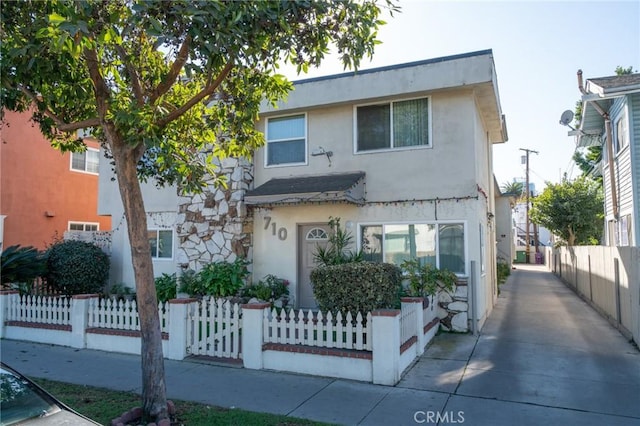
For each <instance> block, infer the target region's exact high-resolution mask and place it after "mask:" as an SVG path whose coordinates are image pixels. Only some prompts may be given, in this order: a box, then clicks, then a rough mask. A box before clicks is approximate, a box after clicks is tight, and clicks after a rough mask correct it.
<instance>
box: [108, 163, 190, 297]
mask: <svg viewBox="0 0 640 426" xmlns="http://www.w3.org/2000/svg"><path fill="white" fill-rule="evenodd" d="M101 155H102V154H101ZM113 177H114V173H113V170H112V168H111V165H110V164H109V162H107V161H101V162H100V179H99V181H98V214H100V215H111V224H112V225H111V226H112V232H113V236H112V246H111V270H110V274H109V282H110V283H111V284H117V283H123V284H126V285H128V286H129V287H132V288H134V287H135V284H134V283H135V280H134V275H133V263H132V261H131V246H130V244H129V236H128V233H127V221H126V220H125V218H124V208H123V206H122V201H121V198H120V191H119V189H118V182H117V180H112V178H113ZM140 185H141V189H142V196H143V198H144V204H145V209H146V211H147V227H148V228H149V229H160V228H161V229H174V230H175V218H176V210H177V205H178V203H177V200H178V196H177V192H176V188H175V187H173V186H169V187H165V188H157V187H156V186H155V185H154V183H153V181H149V182H146V183H141V184H140ZM177 245H178V241H177V237H176V234H175V233H174V241H173V251H172V253H173V258H171V259H154V261H153V272H154V274H155V276H160V275H162V273H168V274H172V273H174V272H177V266H176V262H175V253H176V250H175V249H176V247H177Z"/></svg>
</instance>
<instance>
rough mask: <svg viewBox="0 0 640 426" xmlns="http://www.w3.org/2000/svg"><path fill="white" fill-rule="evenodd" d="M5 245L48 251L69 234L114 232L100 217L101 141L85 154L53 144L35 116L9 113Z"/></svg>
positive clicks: (0, 224) (2, 218)
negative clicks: (95, 231)
mask: <svg viewBox="0 0 640 426" xmlns="http://www.w3.org/2000/svg"><path fill="white" fill-rule="evenodd" d="M0 132H1V133H0V243H2V247H9V246H11V245H15V244H19V245H21V246H34V247H36V248H38V249H44V248H45V247H46V246H47V245H48V244H50V243H52V242H53V241H54V239H55V238H62V237H63V235H64V232H65V231H67V230H70V229H73V230H86V231H89V230H99V231H108V230H110V228H111V218H110V217H108V216H98V213H97V211H98V209H97V206H98V167H97V165H98V161H104V158H102V159H100V155H99V151H98V149H99V145H98V144H97V143H96V142H87V146H88V147H89V148H88V150H87V152H85V153H75V154H72V153H68V152H67V153H61V152H60V151H58V150H56V149H54V148H52V147H51V145H50V143H49V141H47V140H46V139H45V138H44V137H43V136H42V134H41V133H40V130H39V128H38V126H37V125H35V124H34V123H32V122H31V121H30V114H27V113H15V112H11V111H5V117H4V123H3V124H2V127H1V128H0Z"/></svg>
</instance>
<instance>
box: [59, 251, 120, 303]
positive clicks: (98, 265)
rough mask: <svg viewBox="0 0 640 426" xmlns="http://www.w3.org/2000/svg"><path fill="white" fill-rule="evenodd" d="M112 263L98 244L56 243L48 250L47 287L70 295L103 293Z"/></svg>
mask: <svg viewBox="0 0 640 426" xmlns="http://www.w3.org/2000/svg"><path fill="white" fill-rule="evenodd" d="M109 263H110V262H109V256H107V255H106V254H105V253H104V252H103V251H102V250H101V249H100V247H98V246H96V245H94V244H90V243H85V242H83V241H63V242H59V243H56V244H54V245H52V246H51V247H50V248H49V249H48V250H47V269H48V272H47V284H49V285H51V286H52V287H54V288H55V289H57V290H58V291H61V292H63V293H65V294H67V295H73V294H87V293H102V292H103V291H104V287H105V285H106V283H107V279H108V278H109Z"/></svg>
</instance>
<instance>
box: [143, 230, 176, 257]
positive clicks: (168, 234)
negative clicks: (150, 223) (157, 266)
mask: <svg viewBox="0 0 640 426" xmlns="http://www.w3.org/2000/svg"><path fill="white" fill-rule="evenodd" d="M147 235H148V236H149V243H150V244H151V257H152V258H154V259H172V258H173V230H171V229H149V230H148V231H147Z"/></svg>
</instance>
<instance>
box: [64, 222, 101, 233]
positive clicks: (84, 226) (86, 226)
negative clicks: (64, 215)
mask: <svg viewBox="0 0 640 426" xmlns="http://www.w3.org/2000/svg"><path fill="white" fill-rule="evenodd" d="M98 225H99V224H97V223H93V222H69V231H97V230H98Z"/></svg>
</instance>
